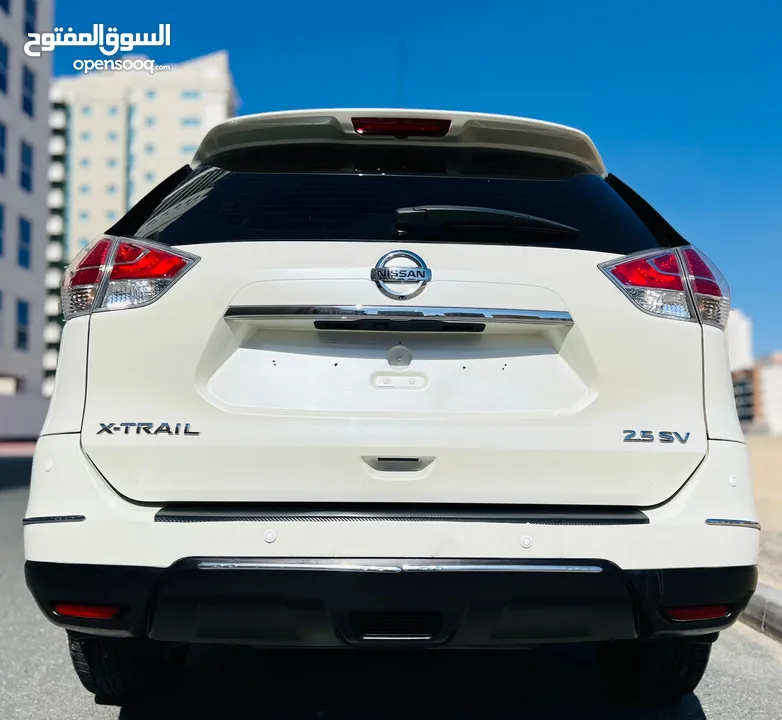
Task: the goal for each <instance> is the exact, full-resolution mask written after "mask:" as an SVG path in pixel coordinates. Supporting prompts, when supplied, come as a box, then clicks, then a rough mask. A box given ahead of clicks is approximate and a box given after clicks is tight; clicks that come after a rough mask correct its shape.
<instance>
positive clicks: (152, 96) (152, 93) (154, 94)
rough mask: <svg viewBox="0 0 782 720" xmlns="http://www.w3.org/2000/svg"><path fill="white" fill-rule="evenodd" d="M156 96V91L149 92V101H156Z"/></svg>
mask: <svg viewBox="0 0 782 720" xmlns="http://www.w3.org/2000/svg"><path fill="white" fill-rule="evenodd" d="M156 95H157V93H156V92H155V91H154V90H147V100H154V99H155V96H156Z"/></svg>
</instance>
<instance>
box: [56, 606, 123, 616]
mask: <svg viewBox="0 0 782 720" xmlns="http://www.w3.org/2000/svg"><path fill="white" fill-rule="evenodd" d="M54 612H55V613H56V614H57V615H60V616H61V617H70V618H79V619H80V620H113V619H114V618H115V617H117V615H119V614H120V612H122V608H121V607H116V606H115V605H84V604H82V603H57V604H56V605H55V606H54Z"/></svg>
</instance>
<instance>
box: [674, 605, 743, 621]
mask: <svg viewBox="0 0 782 720" xmlns="http://www.w3.org/2000/svg"><path fill="white" fill-rule="evenodd" d="M729 612H730V606H729V605H694V606H690V607H671V608H665V609H664V610H663V613H664V614H665V615H667V616H668V617H669V618H670V619H671V620H677V621H679V622H696V621H698V620H721V619H722V618H725V617H727V616H728V613H729Z"/></svg>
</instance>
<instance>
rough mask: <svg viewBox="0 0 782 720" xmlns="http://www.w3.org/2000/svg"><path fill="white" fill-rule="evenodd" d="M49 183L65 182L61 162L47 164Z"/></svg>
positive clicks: (63, 166)
mask: <svg viewBox="0 0 782 720" xmlns="http://www.w3.org/2000/svg"><path fill="white" fill-rule="evenodd" d="M48 176H49V182H64V181H65V165H64V163H61V162H53V163H50V164H49V172H48Z"/></svg>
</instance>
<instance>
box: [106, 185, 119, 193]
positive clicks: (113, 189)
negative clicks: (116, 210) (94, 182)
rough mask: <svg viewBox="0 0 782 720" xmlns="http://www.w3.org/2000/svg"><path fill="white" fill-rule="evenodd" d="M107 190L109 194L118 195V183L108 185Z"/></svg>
mask: <svg viewBox="0 0 782 720" xmlns="http://www.w3.org/2000/svg"><path fill="white" fill-rule="evenodd" d="M106 192H107V193H108V194H109V195H116V194H117V186H116V185H107V186H106Z"/></svg>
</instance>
